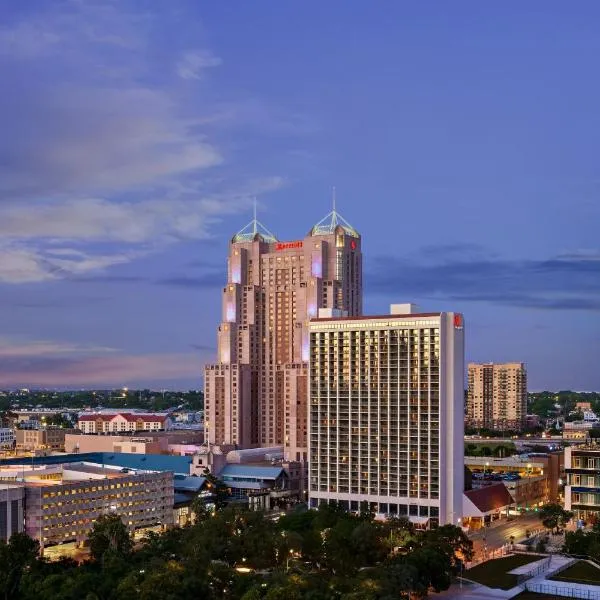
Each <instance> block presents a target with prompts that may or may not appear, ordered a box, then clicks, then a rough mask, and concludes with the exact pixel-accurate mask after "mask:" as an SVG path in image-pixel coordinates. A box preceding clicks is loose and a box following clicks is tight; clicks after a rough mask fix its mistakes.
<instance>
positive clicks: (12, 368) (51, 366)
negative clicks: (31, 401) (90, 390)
mask: <svg viewBox="0 0 600 600" xmlns="http://www.w3.org/2000/svg"><path fill="white" fill-rule="evenodd" d="M201 373H202V363H201V361H200V359H199V358H198V356H197V355H196V354H192V353H190V354H168V355H165V354H152V355H146V356H132V355H118V356H89V357H65V356H50V355H46V356H42V355H38V356H35V357H31V356H26V357H23V356H12V357H2V361H0V387H3V388H9V387H69V386H70V387H84V386H93V385H103V386H110V387H113V386H122V385H130V384H133V383H134V382H149V381H161V380H165V381H171V380H176V379H183V378H186V379H192V380H196V381H197V382H198V385H199V383H200V377H201Z"/></svg>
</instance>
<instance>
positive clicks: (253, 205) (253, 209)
mask: <svg viewBox="0 0 600 600" xmlns="http://www.w3.org/2000/svg"><path fill="white" fill-rule="evenodd" d="M252 214H253V216H254V218H253V221H254V233H256V224H257V221H256V196H254V200H253V201H252Z"/></svg>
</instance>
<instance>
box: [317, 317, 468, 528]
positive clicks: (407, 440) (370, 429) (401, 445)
mask: <svg viewBox="0 0 600 600" xmlns="http://www.w3.org/2000/svg"><path fill="white" fill-rule="evenodd" d="M325 315H326V313H325V311H322V312H321V314H320V317H321V318H317V319H314V320H313V321H311V323H310V378H309V402H310V413H309V444H310V446H309V448H310V453H309V503H310V506H311V507H317V506H318V505H319V504H321V503H323V502H330V501H336V502H339V503H341V504H342V506H344V507H345V508H346V509H347V510H351V511H358V510H361V507H362V506H363V503H365V502H366V503H368V505H369V508H370V510H372V511H373V512H375V513H381V514H393V515H399V516H407V517H409V518H410V519H411V520H412V521H413V522H415V523H421V524H427V525H434V524H444V523H454V524H457V523H459V522H460V519H461V517H462V501H463V488H464V483H463V482H464V465H463V462H464V446H463V434H464V324H463V318H462V315H461V314H458V313H452V312H442V313H418V312H416V308H415V307H414V306H413V305H393V306H392V310H391V314H390V315H384V316H375V317H350V318H348V317H342V318H339V317H338V318H336V317H333V316H332V315H327V316H326V317H325ZM322 317H325V318H322Z"/></svg>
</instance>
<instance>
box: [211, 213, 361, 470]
mask: <svg viewBox="0 0 600 600" xmlns="http://www.w3.org/2000/svg"><path fill="white" fill-rule="evenodd" d="M320 308H331V309H338V310H343V311H345V312H346V313H347V314H349V315H359V314H361V309H362V255H361V239H360V235H359V234H358V233H357V231H356V230H355V229H354V228H353V227H351V226H350V225H349V224H348V223H347V222H346V221H345V220H344V219H343V218H342V217H341V216H340V215H339V214H338V213H337V212H336V211H335V209H334V210H333V211H332V212H331V213H330V214H329V215H328V216H327V217H325V219H323V220H322V221H321V222H319V223H317V225H315V226H314V227H313V228H312V229H311V230H310V232H309V233H308V235H307V236H306V237H305V238H304V239H301V240H295V241H288V242H280V241H279V240H278V239H277V238H276V237H275V236H274V235H273V234H272V233H270V232H269V231H268V230H267V229H266V228H265V227H264V226H263V225H261V224H260V223H259V222H258V221H257V220H256V217H255V218H254V220H253V221H252V222H251V223H250V224H249V225H248V226H246V227H245V228H244V229H242V230H241V231H240V232H239V233H237V234H236V235H235V236H234V237H233V239H232V240H231V243H230V245H229V259H228V266H227V285H226V286H225V288H224V289H223V307H222V311H223V317H222V322H221V324H220V325H219V329H218V342H217V346H218V348H217V352H218V362H217V363H215V364H211V365H207V366H206V367H205V374H204V386H205V387H204V393H205V396H204V397H205V435H206V438H207V440H208V441H209V443H213V444H234V445H236V446H237V447H238V448H251V447H258V446H261V447H264V446H284V452H285V457H286V459H287V460H296V461H303V462H306V460H307V453H308V447H307V446H308V445H307V416H308V403H307V402H308V359H309V332H308V326H309V319H311V318H313V317H316V316H317V312H318V310H319V309H320Z"/></svg>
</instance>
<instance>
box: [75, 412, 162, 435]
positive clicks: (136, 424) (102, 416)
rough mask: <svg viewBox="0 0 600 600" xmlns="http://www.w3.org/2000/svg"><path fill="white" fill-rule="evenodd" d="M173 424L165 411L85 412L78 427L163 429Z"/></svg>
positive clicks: (116, 430)
mask: <svg viewBox="0 0 600 600" xmlns="http://www.w3.org/2000/svg"><path fill="white" fill-rule="evenodd" d="M171 426H172V423H171V419H170V418H169V416H168V415H166V414H164V413H136V412H122V413H116V414H115V413H105V412H101V413H84V414H81V415H79V418H78V420H77V428H78V429H80V430H81V431H82V432H83V433H103V434H104V433H125V432H129V431H161V430H167V429H171Z"/></svg>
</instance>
